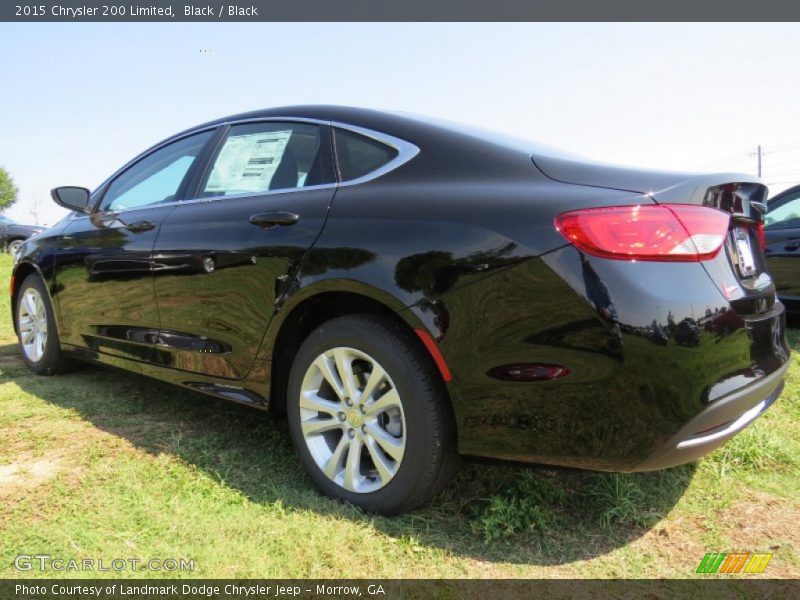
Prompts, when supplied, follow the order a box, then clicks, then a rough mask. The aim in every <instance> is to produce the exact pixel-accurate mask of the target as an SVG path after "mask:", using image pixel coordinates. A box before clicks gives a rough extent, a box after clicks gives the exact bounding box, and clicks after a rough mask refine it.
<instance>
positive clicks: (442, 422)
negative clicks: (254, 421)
mask: <svg viewBox="0 0 800 600" xmlns="http://www.w3.org/2000/svg"><path fill="white" fill-rule="evenodd" d="M287 416H288V418H289V428H290V432H291V435H292V439H293V441H294V444H295V447H296V448H297V452H298V454H299V456H300V460H301V461H302V462H303V465H304V466H305V468H306V470H307V471H308V473H309V475H310V476H311V479H312V480H313V481H314V483H315V484H316V485H317V487H319V488H320V489H321V490H322V492H323V493H325V494H326V495H328V496H331V497H334V498H337V499H339V500H344V501H347V502H350V503H352V504H355V505H356V506H359V507H361V508H363V509H365V510H367V511H370V512H376V513H381V514H397V513H400V512H404V511H407V510H411V509H412V508H415V507H417V506H419V505H421V504H424V503H425V502H427V501H428V500H430V499H431V498H432V497H433V496H434V495H435V494H436V493H437V492H438V491H439V490H440V489H441V488H442V487H443V486H444V485H445V484H446V483H447V482H448V480H449V479H450V477H451V475H452V473H453V471H454V467H455V464H456V458H457V457H456V453H455V426H454V423H453V418H452V414H451V411H450V407H449V404H448V402H447V398H446V395H445V390H444V384H443V382H442V381H441V379H440V378H439V377H438V373H437V372H436V371H435V369H434V368H433V367H432V365H431V364H430V361H429V360H428V357H427V356H426V355H425V354H424V351H423V350H422V348H420V347H419V345H418V343H417V342H416V340H415V339H414V337H413V335H412V334H410V333H409V332H408V331H407V330H405V329H404V328H403V327H402V326H399V325H397V324H395V323H393V322H391V321H389V320H386V319H382V318H378V317H375V316H371V315H364V316H348V317H340V318H337V319H333V320H331V321H329V322H327V323H324V324H323V325H321V326H320V327H319V328H317V329H316V330H315V331H314V332H312V333H311V335H309V337H308V338H307V339H306V341H305V342H304V343H303V345H302V347H301V348H300V350H299V352H298V354H297V357H296V358H295V361H294V364H293V366H292V370H291V373H290V376H289V389H288V405H287Z"/></svg>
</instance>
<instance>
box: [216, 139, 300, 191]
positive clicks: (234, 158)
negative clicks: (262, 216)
mask: <svg viewBox="0 0 800 600" xmlns="http://www.w3.org/2000/svg"><path fill="white" fill-rule="evenodd" d="M291 136H292V131H291V130H286V131H269V132H265V133H249V134H246V135H237V136H234V137H230V138H228V140H227V141H226V142H225V146H223V148H222V151H221V152H220V153H219V156H218V157H217V161H216V163H214V169H213V170H212V171H211V175H210V176H209V178H208V183H207V184H206V188H205V191H206V192H212V193H218V194H243V193H247V192H260V191H263V190H268V189H269V184H270V182H271V181H272V176H273V175H274V174H275V171H276V170H277V169H278V165H279V164H280V162H281V159H282V158H283V153H284V151H285V150H286V144H287V143H288V142H289V138H290V137H291Z"/></svg>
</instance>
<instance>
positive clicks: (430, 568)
mask: <svg viewBox="0 0 800 600" xmlns="http://www.w3.org/2000/svg"><path fill="white" fill-rule="evenodd" d="M9 270H10V261H9V260H8V257H6V256H2V257H0V281H7V279H8V276H9ZM8 314H9V313H8V299H7V298H6V297H5V295H3V297H2V299H0V315H1V316H0V500H1V501H2V503H0V539H2V544H0V576H2V577H17V576H20V575H22V576H25V577H35V576H42V575H44V576H47V575H53V573H52V572H50V573H38V572H36V571H31V572H26V573H22V574H20V573H18V572H17V571H15V570H14V568H13V566H12V565H13V561H14V558H15V557H16V556H17V555H19V554H38V553H41V554H49V555H51V556H54V557H62V558H67V559H69V558H75V559H81V558H84V557H91V558H94V559H95V560H98V559H103V560H105V561H110V560H112V559H114V558H120V557H123V558H138V559H142V560H147V559H149V558H175V559H188V560H192V561H194V571H192V572H181V571H173V572H158V573H155V574H153V573H147V572H145V571H142V570H135V571H125V572H124V573H122V575H124V576H127V577H144V576H148V575H150V576H152V575H156V576H168V577H187V576H195V577H241V578H244V577H340V576H347V577H355V578H359V577H385V578H414V577H431V578H439V577H495V578H499V577H502V578H510V577H533V578H536V577H559V578H563V577H692V576H694V570H695V568H696V567H697V564H698V563H699V562H700V560H701V559H702V557H703V556H704V554H705V553H706V552H708V551H767V552H773V553H774V555H775V557H774V558H773V560H772V562H771V563H770V565H769V567H768V569H767V572H766V573H765V574H764V576H765V577H769V576H771V577H798V576H800V524H799V523H798V519H797V515H798V514H799V511H798V508H800V506H799V504H800V503H799V501H798V498H800V478H798V477H797V472H798V466H800V426H799V425H798V423H800V400H798V391H800V365H798V360H799V359H798V357H797V355H795V356H794V358H793V359H792V360H793V361H794V363H793V365H792V368H791V370H790V373H789V377H788V382H787V387H786V391H785V392H784V394H783V397H782V398H781V400H780V401H779V402H777V403H776V404H775V406H774V407H773V408H772V409H771V410H770V411H769V412H768V413H767V414H766V415H765V416H764V417H762V418H760V419H759V420H758V421H757V422H756V423H755V424H754V425H753V426H751V427H750V428H749V429H748V430H747V431H745V432H744V433H742V434H741V435H739V436H737V437H736V438H735V439H734V440H732V441H731V442H730V443H728V444H726V445H725V446H724V447H722V448H721V449H720V450H718V451H717V452H715V453H714V454H712V455H711V456H709V457H707V458H705V459H703V460H701V461H699V462H698V463H696V464H692V465H687V466H683V467H679V468H675V469H670V470H667V471H660V472H655V473H642V474H633V475H619V474H597V473H585V472H579V471H569V470H555V469H527V468H521V467H517V466H509V465H498V464H484V463H478V462H467V463H465V464H464V466H463V468H462V469H461V471H460V474H459V476H458V478H457V479H456V481H455V482H454V483H453V485H452V486H450V487H449V488H448V489H447V490H446V491H445V492H444V493H442V494H441V495H440V496H439V497H438V498H437V499H436V501H435V502H434V503H433V504H431V505H430V506H427V507H425V508H423V509H421V510H418V511H415V512H414V513H412V514H408V515H404V516H401V517H398V518H394V519H386V518H381V517H374V516H369V515H365V514H362V513H361V512H359V511H358V510H356V509H355V508H353V507H351V506H347V505H342V504H338V503H336V502H333V501H330V500H328V499H326V498H323V497H321V496H319V495H318V494H317V493H316V492H314V490H313V489H312V487H311V484H310V481H309V480H308V478H307V477H306V476H305V475H304V474H303V472H302V470H301V468H300V465H299V463H298V461H297V459H296V458H295V455H294V453H293V450H292V448H291V444H290V441H289V437H288V434H287V431H286V427H285V424H284V423H282V422H272V421H270V420H269V419H268V418H267V417H265V416H263V415H261V414H260V413H253V412H251V411H249V410H247V409H245V408H240V407H237V406H234V405H231V404H227V403H224V402H221V401H215V400H213V399H209V398H207V397H204V396H200V395H197V394H194V393H192V392H189V391H186V390H182V389H179V388H175V387H171V386H168V385H166V384H161V383H159V382H155V381H151V380H148V379H144V378H142V377H139V376H137V375H134V374H129V373H124V372H120V371H114V370H110V369H103V368H99V367H86V368H85V369H82V370H80V371H77V372H74V373H70V374H67V375H63V376H58V377H50V378H47V377H37V376H34V375H32V374H31V373H30V372H29V371H28V370H27V369H26V368H25V367H24V364H23V363H22V361H21V360H20V358H19V355H18V350H17V348H16V346H15V339H14V334H13V330H12V328H11V323H10V320H9V318H8V317H7V315H8ZM790 341H791V344H792V346H793V347H794V348H796V349H798V348H800V332H799V331H797V330H794V331H791V332H790ZM69 575H70V576H86V577H88V576H96V575H98V573H96V572H87V573H69ZM100 575H101V576H102V575H105V576H113V575H114V574H113V573H107V574H103V573H100Z"/></svg>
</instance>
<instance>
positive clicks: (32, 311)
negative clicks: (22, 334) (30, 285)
mask: <svg viewBox="0 0 800 600" xmlns="http://www.w3.org/2000/svg"><path fill="white" fill-rule="evenodd" d="M32 296H33V294H31V293H30V292H25V295H24V296H23V297H22V304H23V305H24V307H25V311H26V312H27V314H28V315H29V316H30V317H31V319H35V318H36V307H35V306H34V303H33V300H32Z"/></svg>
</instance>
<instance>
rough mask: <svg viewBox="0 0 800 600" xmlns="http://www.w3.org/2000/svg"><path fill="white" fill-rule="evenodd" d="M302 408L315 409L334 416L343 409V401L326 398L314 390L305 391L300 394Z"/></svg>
mask: <svg viewBox="0 0 800 600" xmlns="http://www.w3.org/2000/svg"><path fill="white" fill-rule="evenodd" d="M300 408H305V409H306V410H315V411H317V412H321V413H325V414H328V415H332V416H334V417H335V416H336V415H337V414H338V413H340V412H341V411H342V405H341V403H339V402H332V401H331V400H326V399H325V398H322V397H320V396H319V395H317V394H316V393H314V392H303V393H302V394H300Z"/></svg>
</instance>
